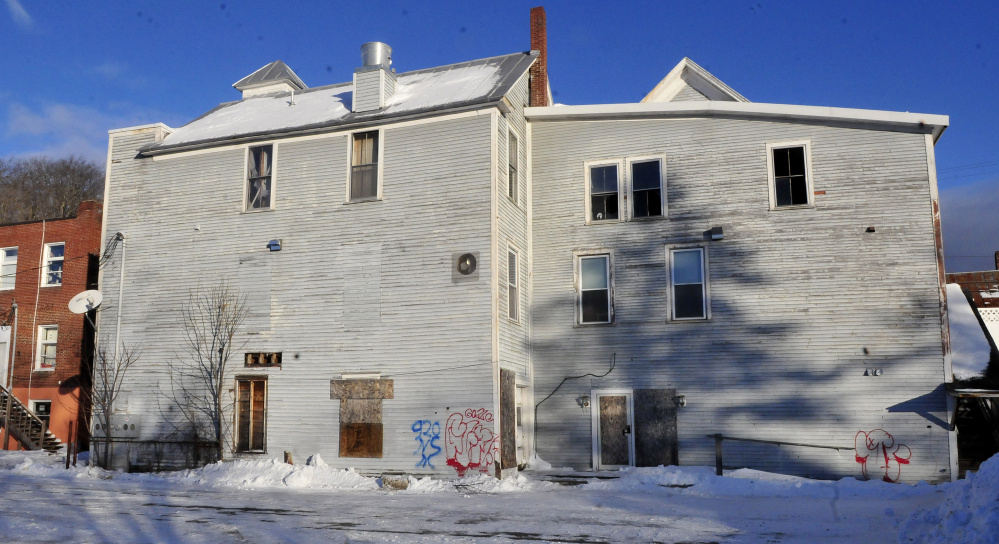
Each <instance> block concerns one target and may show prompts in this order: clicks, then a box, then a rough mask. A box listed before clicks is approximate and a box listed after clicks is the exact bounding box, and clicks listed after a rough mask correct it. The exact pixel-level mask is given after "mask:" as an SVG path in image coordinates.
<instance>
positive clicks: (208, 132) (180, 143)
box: [142, 53, 537, 154]
mask: <svg viewBox="0 0 999 544" xmlns="http://www.w3.org/2000/svg"><path fill="white" fill-rule="evenodd" d="M536 57H537V54H536V53H514V54H511V55H503V56H499V57H490V58H486V59H479V60H473V61H468V62H462V63H458V64H450V65H446V66H439V67H436V68H429V69H424V70H416V71H413V72H405V73H401V74H399V75H398V76H397V80H396V90H395V94H394V95H393V96H392V97H391V99H390V100H389V101H388V103H387V105H386V106H385V108H383V109H380V110H375V111H370V112H363V113H354V112H351V103H352V99H353V90H354V89H353V84H352V83H341V84H338V85H328V86H325V87H315V88H312V89H308V90H305V91H301V92H297V93H295V95H294V103H293V101H292V97H291V94H290V93H275V94H267V95H261V96H254V97H251V98H246V99H243V100H240V101H237V102H229V103H225V104H221V105H220V106H218V107H217V108H215V109H213V110H211V111H209V112H208V113H206V114H204V115H202V116H201V117H199V118H197V119H195V120H194V121H191V122H190V123H188V124H186V125H184V126H182V127H180V128H177V129H174V130H173V132H172V133H171V134H170V135H169V136H167V137H166V138H164V139H163V141H161V142H159V143H156V144H153V145H150V146H147V147H146V148H143V149H142V152H143V153H147V154H157V153H164V152H167V151H171V150H179V149H188V148H193V147H203V146H206V145H211V144H215V143H221V142H224V141H227V140H232V139H235V138H246V137H255V136H261V137H264V136H267V135H273V134H282V133H288V132H296V131H304V130H310V129H321V128H325V127H335V126H340V125H348V124H351V123H361V122H366V121H374V120H382V119H385V118H391V117H395V116H401V115H408V114H417V113H423V112H433V111H438V110H443V109H449V108H457V107H462V106H467V105H473V104H488V103H491V102H495V101H498V100H500V99H501V98H502V97H503V96H504V95H505V94H506V93H507V92H508V91H509V90H510V88H511V87H512V86H513V85H514V84H515V83H516V82H517V80H519V79H520V77H521V76H522V75H523V74H524V73H525V72H526V71H527V69H528V68H529V67H530V65H531V63H533V62H534V59H535V58H536Z"/></svg>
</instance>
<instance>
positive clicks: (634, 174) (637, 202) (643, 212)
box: [631, 159, 663, 217]
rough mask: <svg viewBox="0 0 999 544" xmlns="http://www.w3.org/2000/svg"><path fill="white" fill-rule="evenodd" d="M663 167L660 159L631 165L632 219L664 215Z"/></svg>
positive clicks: (636, 162) (635, 162)
mask: <svg viewBox="0 0 999 544" xmlns="http://www.w3.org/2000/svg"><path fill="white" fill-rule="evenodd" d="M661 166H662V163H661V161H660V160H659V159H654V160H642V161H634V162H632V163H631V197H632V202H633V204H632V206H633V209H632V217H659V216H662V215H663V190H662V189H663V188H662V168H661Z"/></svg>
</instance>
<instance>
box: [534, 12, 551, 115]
mask: <svg viewBox="0 0 999 544" xmlns="http://www.w3.org/2000/svg"><path fill="white" fill-rule="evenodd" d="M531 51H537V52H539V53H540V54H539V55H538V60H537V61H535V62H534V64H533V65H532V66H531V102H530V105H531V106H551V104H549V103H548V28H547V24H546V22H545V8H544V7H543V6H538V7H536V8H531Z"/></svg>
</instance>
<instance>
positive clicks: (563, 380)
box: [534, 353, 617, 451]
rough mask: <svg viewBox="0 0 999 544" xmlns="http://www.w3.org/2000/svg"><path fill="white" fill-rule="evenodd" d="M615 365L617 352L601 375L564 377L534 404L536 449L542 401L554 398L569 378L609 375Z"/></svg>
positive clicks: (588, 374)
mask: <svg viewBox="0 0 999 544" xmlns="http://www.w3.org/2000/svg"><path fill="white" fill-rule="evenodd" d="M615 365H617V353H614V354H612V355H611V360H610V368H608V369H607V372H604V373H603V374H600V375H599V376H598V375H596V374H593V373H592V372H590V373H587V374H583V375H580V376H568V377H566V378H562V381H561V382H559V384H558V387H556V388H555V389H554V390H553V391H552V392H551V393H548V396H547V397H545V398H543V399H541V401H540V402H538V403H537V404H535V405H534V445H535V451H537V444H538V407H540V406H541V403H542V402H544V401H546V400H548V399H550V398H552V395H554V394H555V393H557V392H558V390H559V389H561V388H562V385H563V384H565V382H567V381H569V380H578V379H580V378H586V377H587V376H592V377H594V378H603V377H604V376H606V375H608V374H610V373H611V372H613V371H614V366H615Z"/></svg>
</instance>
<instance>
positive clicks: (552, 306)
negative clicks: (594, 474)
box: [532, 119, 949, 481]
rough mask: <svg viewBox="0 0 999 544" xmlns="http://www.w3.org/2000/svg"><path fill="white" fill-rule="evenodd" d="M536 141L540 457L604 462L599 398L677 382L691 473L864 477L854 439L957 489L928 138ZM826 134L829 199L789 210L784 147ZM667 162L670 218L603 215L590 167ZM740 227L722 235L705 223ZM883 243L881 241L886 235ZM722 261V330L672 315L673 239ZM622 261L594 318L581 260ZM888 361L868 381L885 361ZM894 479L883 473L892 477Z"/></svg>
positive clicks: (669, 123) (560, 131) (728, 131)
mask: <svg viewBox="0 0 999 544" xmlns="http://www.w3.org/2000/svg"><path fill="white" fill-rule="evenodd" d="M532 131H533V133H532V134H533V149H532V153H533V183H534V200H533V201H534V210H533V221H534V224H533V247H534V251H533V252H534V258H535V262H534V277H533V282H534V283H533V291H534V294H533V297H534V300H533V308H532V316H533V321H532V344H533V364H534V369H535V385H536V388H537V392H536V396H540V397H543V396H545V395H547V394H548V393H549V392H550V391H552V390H553V389H554V388H555V386H557V385H558V383H559V382H560V381H561V380H562V378H563V377H565V376H575V375H581V374H586V373H593V374H596V375H600V374H603V373H605V372H606V371H607V370H608V367H609V363H610V360H611V357H612V356H614V355H615V354H616V361H617V366H616V367H615V368H614V370H613V371H612V372H610V374H608V375H607V376H606V377H604V378H585V379H580V380H573V381H569V382H567V383H566V384H565V385H564V386H563V387H562V389H561V390H559V392H558V394H557V395H556V396H554V397H552V398H551V399H550V400H548V401H547V402H546V403H545V404H544V405H542V407H541V408H540V410H539V422H538V425H539V430H538V437H539V444H538V449H539V454H540V455H541V456H542V457H543V458H545V459H546V460H547V461H549V462H552V463H553V464H555V465H556V466H558V465H571V466H575V467H578V468H587V467H589V466H590V462H591V432H590V426H591V424H590V417H591V416H590V408H581V407H580V406H579V405H578V404H577V403H576V401H575V399H576V398H577V397H579V396H581V395H587V396H588V395H589V394H590V391H591V390H592V389H611V388H635V389H639V388H675V389H676V390H677V394H679V395H684V396H685V397H686V399H687V406H686V407H684V408H681V409H680V410H679V412H678V414H679V415H678V430H679V442H680V443H679V452H680V462H681V463H682V464H688V465H689V464H694V465H704V464H713V462H714V444H713V440H712V439H710V438H708V437H707V436H706V435H708V434H713V433H723V434H725V435H728V436H736V437H745V438H756V439H766V440H781V441H786V442H798V443H805V444H815V445H829V446H837V447H843V448H844V449H843V450H840V451H834V450H825V449H813V448H788V447H783V448H778V447H776V446H768V445H753V444H747V443H737V442H726V443H725V464H726V466H727V467H728V466H731V467H739V466H748V467H753V468H760V469H764V470H775V471H780V472H789V473H797V474H803V475H813V476H859V475H860V468H861V467H860V465H859V464H858V463H857V462H856V461H855V453H854V451H853V447H854V438H855V436H856V435H857V433H858V431H871V430H874V429H884V430H886V431H888V432H889V433H891V434H893V435H894V437H895V439H896V440H897V441H898V442H899V443H903V444H906V445H907V446H908V447H909V448H911V450H912V458H911V463H910V464H909V465H905V466H903V469H902V478H903V480H905V481H916V480H920V479H925V480H929V481H938V480H942V479H948V478H949V464H948V461H949V453H948V451H949V450H948V439H949V435H948V432H947V430H946V428H945V423H944V422H945V421H946V420H947V419H948V415H947V411H946V398H945V395H944V393H943V389H942V382H943V380H944V374H943V354H942V347H941V339H940V313H939V312H940V310H939V302H938V294H937V293H938V291H937V290H938V285H937V270H936V256H935V251H934V243H933V223H932V213H931V212H932V210H931V197H930V186H929V181H928V172H927V161H926V149H925V140H924V137H923V135H922V134H907V133H897V132H886V131H875V130H862V129H855V128H836V127H827V126H816V125H807V124H794V123H772V122H763V121H745V120H732V119H676V120H634V121H565V122H540V123H534V124H533V125H532ZM794 140H809V141H810V142H811V160H812V174H813V182H814V190H815V191H819V192H823V191H824V194H818V195H815V196H814V199H815V206H814V207H809V208H797V209H779V210H773V211H771V210H770V206H769V197H768V181H767V157H766V153H767V151H766V144H767V143H776V142H785V141H794ZM642 155H665V156H666V161H667V167H666V172H667V176H668V177H667V180H666V186H667V189H666V190H667V201H668V210H667V217H666V218H663V219H656V220H644V221H630V222H615V223H601V224H592V225H586V224H585V192H584V170H583V163H584V161H588V160H597V159H619V158H625V157H629V156H642ZM714 226H722V227H723V228H724V233H725V237H724V239H723V240H720V241H710V240H708V239H707V237H706V235H705V231H706V230H708V229H710V228H711V227H714ZM869 226H874V227H876V232H874V233H867V232H865V231H866V229H867V227H869ZM673 246H700V247H704V248H705V250H706V253H707V258H708V265H707V275H708V278H709V289H710V304H711V319H710V320H709V321H699V322H675V321H669V320H668V315H669V314H668V308H669V305H670V303H671V301H670V298H669V297H670V289H669V282H668V269H667V267H666V250H667V247H673ZM599 248H606V249H609V250H610V252H611V254H612V261H613V267H614V270H613V282H614V283H613V288H614V292H613V296H614V315H615V322H614V324H612V325H608V326H577V325H574V321H575V304H576V302H575V300H576V293H575V289H574V278H573V274H574V270H573V252H574V251H580V250H592V249H599ZM868 368H880V369H883V375H881V376H864V372H865V369H868ZM875 477H876V476H875Z"/></svg>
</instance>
